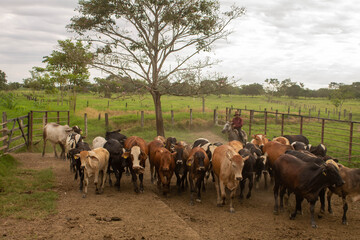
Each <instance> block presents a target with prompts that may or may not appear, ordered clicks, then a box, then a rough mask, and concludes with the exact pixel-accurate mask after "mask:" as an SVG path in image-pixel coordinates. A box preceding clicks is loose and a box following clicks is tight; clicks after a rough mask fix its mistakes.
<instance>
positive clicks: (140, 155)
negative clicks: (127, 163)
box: [122, 146, 147, 173]
mask: <svg viewBox="0 0 360 240" xmlns="http://www.w3.org/2000/svg"><path fill="white" fill-rule="evenodd" d="M122 156H123V158H124V159H128V158H130V160H131V162H132V168H133V170H134V171H135V172H136V173H144V171H145V169H144V167H143V166H144V163H145V160H146V159H147V155H146V153H144V152H143V151H141V149H140V147H139V146H133V147H132V148H131V149H130V151H126V152H124V153H123V155H122Z"/></svg>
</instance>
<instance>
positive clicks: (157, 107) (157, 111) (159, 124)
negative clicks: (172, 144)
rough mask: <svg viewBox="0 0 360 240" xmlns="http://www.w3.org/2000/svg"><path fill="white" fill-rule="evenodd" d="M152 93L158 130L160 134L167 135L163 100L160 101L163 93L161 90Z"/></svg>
mask: <svg viewBox="0 0 360 240" xmlns="http://www.w3.org/2000/svg"><path fill="white" fill-rule="evenodd" d="M151 95H152V97H153V100H154V105H155V116H156V132H157V135H158V136H163V137H165V131H164V120H163V117H162V110H161V101H160V97H161V95H160V93H159V92H152V93H151Z"/></svg>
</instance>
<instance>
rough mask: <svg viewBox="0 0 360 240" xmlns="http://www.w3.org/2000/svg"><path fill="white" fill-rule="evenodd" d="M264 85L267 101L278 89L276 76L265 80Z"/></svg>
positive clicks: (278, 84) (278, 83)
mask: <svg viewBox="0 0 360 240" xmlns="http://www.w3.org/2000/svg"><path fill="white" fill-rule="evenodd" d="M265 83H266V86H265V87H264V90H265V93H266V95H267V97H268V101H270V100H271V99H272V97H273V96H274V95H275V94H276V93H277V92H278V91H279V88H280V82H279V80H278V79H277V78H270V79H266V80H265Z"/></svg>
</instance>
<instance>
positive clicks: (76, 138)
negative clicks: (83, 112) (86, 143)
mask: <svg viewBox="0 0 360 240" xmlns="http://www.w3.org/2000/svg"><path fill="white" fill-rule="evenodd" d="M80 138H81V135H80V134H76V135H75V142H77V143H78V142H79V141H80Z"/></svg>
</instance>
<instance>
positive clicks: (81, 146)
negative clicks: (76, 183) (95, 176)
mask: <svg viewBox="0 0 360 240" xmlns="http://www.w3.org/2000/svg"><path fill="white" fill-rule="evenodd" d="M90 150H91V148H90V146H89V144H88V143H86V142H79V143H78V144H77V146H76V148H73V149H71V150H69V153H68V158H69V159H70V169H71V170H72V171H73V172H75V179H77V178H78V176H80V191H82V189H83V180H84V170H83V169H81V162H80V158H78V157H76V156H75V154H79V153H80V152H81V151H90Z"/></svg>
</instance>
